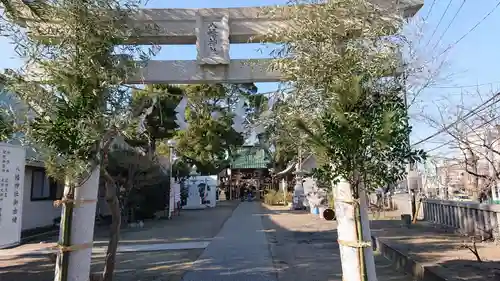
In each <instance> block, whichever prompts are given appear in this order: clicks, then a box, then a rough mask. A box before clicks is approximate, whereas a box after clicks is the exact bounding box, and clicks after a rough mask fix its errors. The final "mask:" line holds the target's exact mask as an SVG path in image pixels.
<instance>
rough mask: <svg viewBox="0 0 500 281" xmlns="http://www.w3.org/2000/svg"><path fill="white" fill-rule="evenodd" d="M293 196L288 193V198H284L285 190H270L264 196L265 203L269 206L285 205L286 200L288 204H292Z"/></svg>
mask: <svg viewBox="0 0 500 281" xmlns="http://www.w3.org/2000/svg"><path fill="white" fill-rule="evenodd" d="M292 195H293V194H292V193H291V192H287V193H286V196H284V195H283V190H268V191H267V193H266V194H265V195H264V203H266V204H268V205H283V201H284V200H285V199H286V203H290V202H292ZM285 197H286V198H285Z"/></svg>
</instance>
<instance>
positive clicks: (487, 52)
mask: <svg viewBox="0 0 500 281" xmlns="http://www.w3.org/2000/svg"><path fill="white" fill-rule="evenodd" d="M434 1H436V2H435V3H433V2H434ZM498 1H499V0H481V1H480V5H479V3H477V1H465V0H425V3H424V7H423V8H422V9H421V10H420V11H419V12H418V13H417V15H416V16H415V21H414V23H413V24H412V28H409V29H410V30H417V31H419V32H412V33H411V35H412V36H410V37H409V38H410V39H412V40H413V42H412V43H413V44H414V45H415V46H416V49H417V50H418V52H417V55H418V56H419V57H421V59H422V58H423V59H424V60H425V59H427V58H430V57H433V56H437V55H438V54H440V53H442V51H443V50H445V49H449V51H447V52H445V53H444V54H443V55H441V56H440V57H439V58H440V59H441V60H444V61H445V62H446V64H445V67H443V69H442V70H441V72H440V75H439V77H446V79H438V81H437V82H436V83H435V84H434V85H432V87H430V88H426V89H424V90H423V91H422V92H421V93H420V94H419V96H418V99H417V104H415V105H414V106H412V108H410V113H411V116H412V119H411V124H412V126H413V128H414V131H413V133H412V136H411V141H412V143H415V142H418V141H419V140H422V139H424V138H426V137H427V136H429V135H431V134H433V133H434V132H435V131H436V128H432V127H430V126H429V125H428V124H427V122H424V121H422V120H421V119H422V118H421V115H425V116H430V117H431V118H434V119H435V118H436V116H439V111H438V110H437V109H436V106H435V104H436V103H438V102H439V101H442V100H443V99H444V98H446V99H447V100H451V105H452V104H453V103H455V102H458V100H457V97H461V96H462V93H463V92H471V93H476V91H478V92H479V93H481V94H484V95H487V94H488V93H491V92H492V91H495V90H498V89H499V88H500V68H499V67H498V65H499V62H500V52H499V46H500V36H498V28H499V27H500V7H499V8H498V9H496V10H494V12H493V13H491V15H489V17H488V18H486V19H485V20H484V21H482V19H483V17H484V16H485V15H486V14H487V13H489V12H490V11H491V10H492V9H493V8H494V7H495V6H496V5H498ZM463 2H465V3H463ZM284 3H286V0H239V1H235V0H217V1H206V0H205V1H202V0H183V1H168V0H150V1H149V3H148V6H147V7H149V8H225V7H248V6H264V5H275V4H284ZM462 3H463V6H462V8H461V9H460V10H459V7H460V6H461V5H462ZM431 7H432V8H431ZM458 10H459V13H458V14H456V13H457V11H458ZM455 15H456V17H455ZM454 17H455V18H454ZM453 18H454V19H453ZM452 19H453V21H452ZM440 21H441V23H440V24H439V25H438V23H439V22H440ZM479 22H480V24H479V25H478V26H477V27H476V28H475V29H474V30H473V31H471V32H469V30H470V29H471V28H473V27H474V26H475V25H476V24H478V23H479ZM450 23H451V25H450ZM448 26H449V27H448ZM445 30H446V32H444V31H445ZM417 33H418V34H419V35H418V36H416V35H415V34H417ZM464 35H465V36H464ZM462 37H463V39H461V40H460V41H459V42H458V43H456V42H457V40H459V39H460V38H462ZM262 48H263V46H262V45H259V44H232V45H231V47H230V56H231V58H233V59H237V58H263V57H268V55H267V52H266V51H265V52H262ZM0 53H2V54H3V55H4V57H3V58H2V59H1V60H0V68H14V67H17V66H19V65H20V62H19V61H18V60H16V58H15V53H14V51H13V48H12V46H11V45H10V44H9V42H8V41H7V39H6V38H0ZM195 58H196V47H195V46H194V45H190V46H163V48H162V50H161V51H160V53H159V54H158V55H157V56H156V57H155V59H158V60H188V59H189V60H192V59H195ZM474 85H480V86H478V87H475V86H474ZM257 86H258V87H259V92H268V91H272V90H274V89H276V88H277V85H276V84H275V83H259V84H258V85H257ZM464 86H465V87H464ZM477 96H479V95H477ZM465 102H466V103H467V105H469V106H473V105H475V104H479V103H480V102H481V100H480V99H479V98H477V97H476V95H469V96H468V97H467V99H466V101H465ZM451 105H450V106H451ZM446 139H447V137H446V135H445V134H442V135H439V136H438V137H436V138H434V139H431V140H429V141H427V142H425V143H423V144H422V145H420V146H419V147H421V148H424V149H426V150H428V149H433V148H436V147H438V146H440V145H441V144H442V143H443V141H445V140H446ZM445 149H446V147H444V148H442V149H438V150H436V151H435V152H436V153H444V151H445Z"/></svg>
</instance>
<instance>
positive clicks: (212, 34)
mask: <svg viewBox="0 0 500 281" xmlns="http://www.w3.org/2000/svg"><path fill="white" fill-rule="evenodd" d="M207 35H208V48H209V49H210V51H211V52H217V48H216V46H217V44H218V41H217V36H218V35H219V34H218V32H217V26H216V25H215V23H214V22H212V23H210V24H209V25H208V30H207Z"/></svg>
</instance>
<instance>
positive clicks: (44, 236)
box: [20, 229, 59, 245]
mask: <svg viewBox="0 0 500 281" xmlns="http://www.w3.org/2000/svg"><path fill="white" fill-rule="evenodd" d="M58 234H59V229H55V230H49V231H46V232H41V233H38V234H33V235H30V236H25V237H21V243H20V244H21V245H22V244H26V243H30V242H33V241H34V240H38V239H41V240H45V239H50V238H52V237H54V236H57V235H58Z"/></svg>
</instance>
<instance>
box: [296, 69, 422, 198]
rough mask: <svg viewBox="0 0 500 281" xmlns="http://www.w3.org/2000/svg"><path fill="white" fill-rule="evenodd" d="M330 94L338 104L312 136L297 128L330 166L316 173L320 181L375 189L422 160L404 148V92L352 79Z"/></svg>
mask: <svg viewBox="0 0 500 281" xmlns="http://www.w3.org/2000/svg"><path fill="white" fill-rule="evenodd" d="M335 93H336V94H337V95H338V97H339V99H338V100H339V102H338V103H337V104H336V105H335V106H333V107H332V109H331V110H330V111H327V112H324V113H323V114H322V116H321V119H320V124H321V127H320V128H318V130H317V132H316V133H314V132H312V131H311V130H310V128H308V127H306V126H305V125H304V123H302V122H300V121H298V124H297V125H298V126H299V127H300V128H301V129H302V130H303V131H305V132H306V133H307V134H308V135H309V136H310V137H311V141H312V142H313V143H314V144H315V145H317V146H318V147H320V148H321V149H324V151H325V153H326V155H327V156H328V159H329V161H330V163H328V164H326V165H324V166H323V167H321V168H320V169H318V170H317V171H316V176H317V177H319V178H321V179H322V180H323V181H335V180H339V179H340V178H343V179H346V180H348V181H349V182H350V183H351V184H352V185H353V186H354V187H355V188H358V187H360V184H364V187H365V188H371V189H373V188H377V187H381V186H387V185H388V184H393V183H394V182H396V181H397V180H400V179H402V177H403V176H404V174H405V168H406V164H407V163H409V162H412V163H414V162H419V161H421V160H422V159H423V158H424V157H425V154H424V152H423V151H421V150H413V149H412V148H411V147H410V145H409V143H408V139H407V138H408V135H409V134H410V131H411V128H410V127H409V126H408V115H407V111H406V107H405V103H404V97H403V92H402V91H401V87H399V86H398V83H389V82H387V81H386V82H384V84H383V86H380V85H375V84H374V82H373V81H370V80H363V79H360V78H358V77H355V78H352V79H350V80H348V81H346V82H345V83H343V84H340V85H339V86H338V88H337V89H335Z"/></svg>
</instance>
